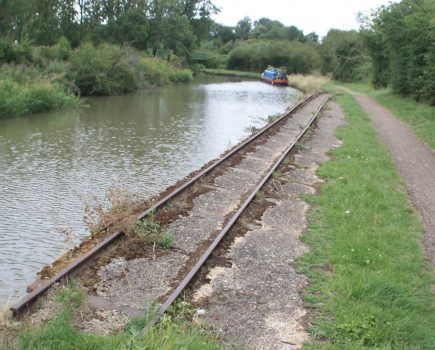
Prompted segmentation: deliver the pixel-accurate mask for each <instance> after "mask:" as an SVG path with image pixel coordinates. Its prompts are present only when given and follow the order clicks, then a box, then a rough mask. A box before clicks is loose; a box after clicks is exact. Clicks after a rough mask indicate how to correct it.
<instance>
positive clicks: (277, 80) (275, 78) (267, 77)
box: [261, 67, 288, 85]
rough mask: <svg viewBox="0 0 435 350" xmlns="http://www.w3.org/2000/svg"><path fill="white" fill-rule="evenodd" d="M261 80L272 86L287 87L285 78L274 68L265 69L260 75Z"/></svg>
mask: <svg viewBox="0 0 435 350" xmlns="http://www.w3.org/2000/svg"><path fill="white" fill-rule="evenodd" d="M261 80H263V81H265V82H266V83H269V84H272V85H288V80H287V76H286V75H285V74H284V73H282V72H280V71H279V70H278V69H276V68H274V67H270V68H267V69H266V70H265V71H264V72H263V73H262V74H261Z"/></svg>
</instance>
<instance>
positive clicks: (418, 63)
mask: <svg viewBox="0 0 435 350" xmlns="http://www.w3.org/2000/svg"><path fill="white" fill-rule="evenodd" d="M434 18H435V2H434V1H432V0H419V1H413V0H402V1H401V2H399V3H391V4H390V5H388V6H385V7H381V8H380V9H379V10H378V11H377V12H375V13H374V14H373V16H372V18H371V21H370V22H369V23H368V24H366V26H365V30H364V34H365V39H366V40H365V41H366V43H367V46H368V48H369V51H370V54H371V57H372V61H373V67H374V79H373V83H374V85H375V86H385V85H386V84H387V83H389V84H390V85H391V87H392V89H393V91H394V92H396V93H398V94H400V95H402V96H410V97H413V98H415V99H416V100H418V101H424V102H427V103H429V104H432V105H434V104H435V46H434V45H433V38H434V37H435V20H434Z"/></svg>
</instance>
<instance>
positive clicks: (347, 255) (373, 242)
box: [299, 95, 435, 350]
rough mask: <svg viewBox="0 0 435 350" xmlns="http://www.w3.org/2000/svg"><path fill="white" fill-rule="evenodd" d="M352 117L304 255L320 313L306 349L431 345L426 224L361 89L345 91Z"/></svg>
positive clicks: (324, 172) (316, 200) (433, 327)
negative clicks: (359, 96)
mask: <svg viewBox="0 0 435 350" xmlns="http://www.w3.org/2000/svg"><path fill="white" fill-rule="evenodd" d="M338 101H339V103H340V104H341V105H342V107H343V108H344V112H345V113H346V116H347V120H348V125H347V126H346V127H344V128H342V129H340V130H339V132H338V136H339V138H340V139H341V140H342V141H343V142H344V143H343V145H342V146H341V147H340V148H339V149H336V150H334V151H332V157H333V160H331V161H329V162H327V163H325V164H324V165H322V166H321V167H320V168H319V170H318V175H319V176H320V177H322V178H324V179H327V183H326V184H325V185H324V186H323V187H322V190H321V193H320V194H319V195H313V196H308V198H307V199H308V200H309V202H311V203H312V204H313V206H314V207H313V208H314V209H313V210H312V211H311V213H310V216H309V222H310V225H309V232H308V233H307V234H306V235H305V236H304V238H303V240H304V241H305V242H306V243H307V244H308V245H309V246H310V247H311V251H310V252H309V253H307V254H306V255H305V256H304V257H303V259H301V261H300V262H299V266H300V271H301V272H303V273H306V274H307V275H308V276H309V277H310V279H311V284H310V287H309V289H308V293H307V294H306V296H305V299H306V301H307V302H308V303H310V304H311V305H312V307H313V308H314V310H316V311H315V313H314V315H315V316H316V318H315V320H314V326H313V327H312V329H311V331H312V334H313V336H314V340H315V341H314V342H312V343H311V344H310V345H307V346H306V348H307V349H407V350H410V349H415V350H417V349H419V350H423V349H428V350H429V349H433V348H434V345H435V305H434V299H433V292H432V291H431V285H432V284H433V282H434V279H433V275H432V273H431V269H430V266H429V265H428V263H427V261H426V260H425V258H424V256H423V253H422V249H421V246H420V241H421V239H422V227H421V225H420V223H419V221H418V218H417V217H416V214H415V213H414V211H413V210H412V208H411V207H410V204H409V203H408V201H407V198H406V195H405V191H404V189H403V185H402V182H401V180H400V178H399V175H398V174H397V170H396V169H395V167H394V165H393V164H392V161H391V159H390V158H389V155H388V152H387V151H386V149H385V147H384V146H383V145H382V144H381V142H380V140H379V139H378V137H377V136H376V133H375V131H374V130H373V128H372V127H371V124H370V122H369V120H368V118H367V116H366V115H365V113H364V112H363V111H362V109H361V108H360V106H359V105H358V103H357V102H356V101H355V99H354V98H353V97H351V96H349V95H344V96H339V98H338Z"/></svg>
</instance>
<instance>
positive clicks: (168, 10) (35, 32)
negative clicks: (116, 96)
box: [0, 0, 217, 55]
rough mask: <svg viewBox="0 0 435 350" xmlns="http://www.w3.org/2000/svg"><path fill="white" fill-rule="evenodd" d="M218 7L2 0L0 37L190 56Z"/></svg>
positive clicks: (190, 2)
mask: <svg viewBox="0 0 435 350" xmlns="http://www.w3.org/2000/svg"><path fill="white" fill-rule="evenodd" d="M216 11H217V8H216V7H215V6H214V5H213V3H212V2H211V1H210V0H99V1H97V0H2V1H1V2H0V33H2V35H3V36H7V37H8V38H11V39H13V40H16V41H17V42H23V41H27V42H30V43H32V44H33V45H46V46H51V45H54V44H56V43H57V42H58V41H59V39H60V38H61V37H65V38H67V39H68V41H69V42H70V43H71V45H72V47H77V46H79V45H80V43H81V42H85V41H92V42H94V43H100V42H109V43H114V44H121V45H122V44H127V43H128V44H129V45H131V46H133V47H135V48H137V49H139V50H144V49H147V48H150V49H152V50H153V52H154V53H156V51H157V50H158V49H166V50H172V51H173V52H175V53H176V54H178V55H186V54H188V53H189V52H190V51H191V50H192V49H193V47H195V45H196V44H197V42H198V40H200V39H201V38H202V37H203V36H204V33H207V32H209V28H210V25H211V19H210V15H211V14H213V13H215V12H216Z"/></svg>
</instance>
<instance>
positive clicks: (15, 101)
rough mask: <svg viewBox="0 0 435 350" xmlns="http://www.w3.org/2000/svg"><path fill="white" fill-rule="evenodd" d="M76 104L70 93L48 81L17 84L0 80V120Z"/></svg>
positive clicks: (8, 80) (75, 99)
mask: <svg viewBox="0 0 435 350" xmlns="http://www.w3.org/2000/svg"><path fill="white" fill-rule="evenodd" d="M78 104H79V101H78V99H77V97H75V96H74V95H73V94H72V93H71V92H69V91H67V90H66V89H64V88H63V87H62V86H59V85H56V84H53V83H51V82H49V81H39V82H35V83H32V84H18V83H16V82H15V81H13V80H11V79H1V80H0V119H5V118H11V117H17V116H22V115H26V114H32V113H37V112H42V111H47V110H53V109H59V108H63V107H68V106H76V105H78Z"/></svg>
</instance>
